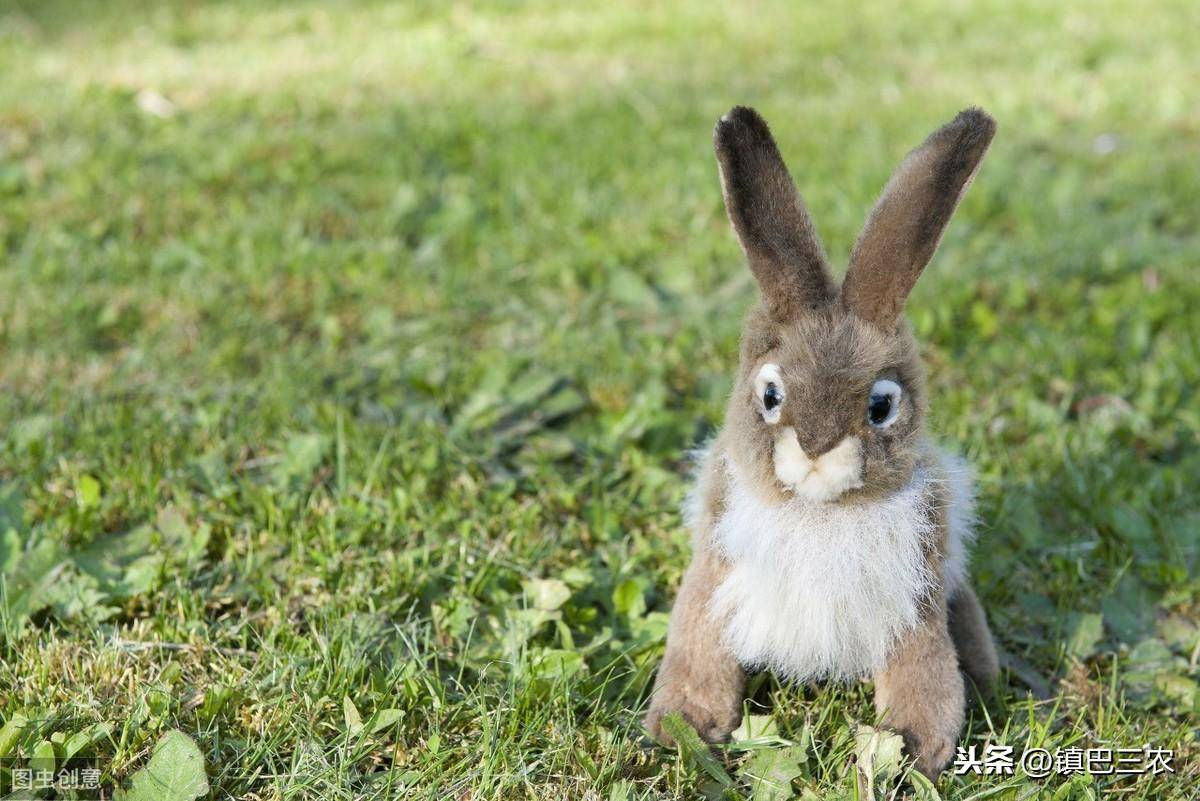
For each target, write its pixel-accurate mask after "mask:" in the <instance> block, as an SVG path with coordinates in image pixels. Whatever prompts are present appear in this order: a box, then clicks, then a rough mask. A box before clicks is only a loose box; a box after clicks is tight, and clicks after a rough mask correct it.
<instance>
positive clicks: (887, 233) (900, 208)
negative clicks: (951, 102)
mask: <svg viewBox="0 0 1200 801" xmlns="http://www.w3.org/2000/svg"><path fill="white" fill-rule="evenodd" d="M995 133H996V122H995V120H993V119H992V118H991V117H989V116H988V115H987V113H986V112H984V111H983V110H982V109H978V108H971V109H967V110H966V111H963V112H960V113H959V115H958V116H957V117H955V118H954V119H953V120H952V121H951V122H949V123H947V124H946V125H945V126H943V127H942V128H941V129H939V130H937V131H935V132H934V133H933V135H932V136H930V137H929V138H928V139H926V140H925V143H924V144H923V145H921V146H920V147H919V148H917V149H916V150H914V151H913V152H912V153H910V154H909V155H908V157H907V158H906V159H905V160H904V162H903V163H902V164H901V165H900V167H899V168H897V170H896V172H895V174H894V175H892V179H891V180H890V181H888V185H887V187H886V188H884V190H883V194H882V195H881V196H880V198H879V201H878V202H877V203H876V204H875V209H874V210H873V211H872V212H871V216H870V218H868V219H867V224H866V226H865V227H864V228H863V231H862V233H861V234H860V235H859V237H858V242H857V243H856V244H855V246H854V252H853V253H851V254H850V267H849V269H848V270H847V271H846V279H845V281H844V282H843V283H842V302H843V303H845V304H846V306H847V307H848V308H849V309H850V310H851V311H853V312H854V313H855V314H856V315H858V316H859V317H861V318H862V319H864V320H866V321H867V322H870V323H873V324H874V325H876V326H877V327H879V328H881V329H883V330H885V331H886V330H890V329H891V328H893V327H894V326H895V324H896V319H897V318H898V317H899V316H900V311H901V309H903V308H904V301H905V299H907V298H908V293H909V292H910V291H911V290H912V288H913V285H914V284H915V283H916V282H917V278H918V277H919V276H920V275H921V271H922V270H924V269H925V265H926V264H928V263H929V260H930V259H931V258H933V252H934V251H935V250H937V246H938V243H939V242H940V241H941V239H942V234H943V233H945V231H946V226H947V225H948V224H949V222H950V217H951V215H953V214H954V210H955V208H957V207H958V202H959V200H961V199H962V196H963V193H964V192H966V190H967V187H968V186H969V185H970V183H971V178H973V177H974V175H975V171H976V170H978V169H979V164H980V162H981V161H983V156H984V154H985V153H987V149H988V145H989V144H991V141H992V137H993V136H994V135H995Z"/></svg>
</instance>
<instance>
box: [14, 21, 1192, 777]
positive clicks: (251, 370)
mask: <svg viewBox="0 0 1200 801" xmlns="http://www.w3.org/2000/svg"><path fill="white" fill-rule="evenodd" d="M1197 30H1200V6H1197V5H1196V4H1195V3H1191V2H1160V3H1153V4H1148V5H1144V4H1133V3H1128V2H1103V3H1092V4H1087V5H1083V4H1049V3H1035V2H1016V3H1011V2H1010V3H999V2H993V3H951V4H943V3H933V2H923V1H922V2H909V3H883V2H875V3H868V4H863V5H861V6H857V7H854V8H852V9H850V8H845V9H839V8H836V7H832V6H829V7H821V6H817V5H803V6H795V7H793V6H792V5H790V4H783V3H757V2H756V3H747V4H741V5H739V6H737V7H736V8H724V9H723V8H719V7H718V6H717V5H716V4H702V3H695V2H671V3H660V4H654V5H653V6H652V7H644V6H643V4H637V3H607V4H603V5H594V6H584V5H580V4H551V3H515V2H494V3H478V4H457V5H450V4H444V3H418V2H413V3H396V4H392V3H383V2H340V3H315V2H264V3H252V2H236V1H234V0H230V2H214V3H202V2H169V3H149V2H126V1H123V2H110V3H82V2H72V3H69V2H58V1H57V0H55V1H52V2H38V3H31V2H13V0H0V421H3V423H4V425H3V426H2V429H0V431H2V433H0V437H2V439H0V481H3V493H4V494H3V498H4V503H3V504H2V506H3V508H4V509H5V510H6V511H4V512H3V513H2V514H0V534H2V535H3V537H4V539H3V543H0V568H3V569H4V570H5V571H6V572H7V575H8V579H7V582H6V585H5V586H6V608H5V611H4V626H3V629H4V632H5V634H4V640H3V652H2V654H3V657H2V661H3V665H2V667H0V716H2V719H3V720H4V721H6V722H10V721H11V720H13V718H14V716H16V715H24V716H25V717H27V718H29V719H33V720H36V721H40V722H39V723H38V724H36V725H32V726H27V727H25V728H23V729H22V730H21V731H22V732H23V733H22V734H21V735H20V738H18V744H17V745H16V746H14V748H15V750H17V751H20V750H22V749H25V750H26V751H28V750H29V749H32V748H35V747H36V746H37V745H38V744H39V743H41V742H42V741H50V740H51V739H52V737H53V735H54V734H55V733H56V732H57V733H60V734H65V735H70V734H73V733H79V732H83V731H91V730H92V729H90V728H89V727H92V726H96V725H98V726H101V727H105V728H103V731H104V732H107V733H106V734H104V735H103V736H100V735H97V736H96V737H95V738H94V739H95V741H96V742H97V746H96V747H97V748H98V749H99V750H100V753H101V754H102V755H103V756H104V757H105V760H106V762H105V764H106V765H107V767H106V774H105V776H106V782H110V783H111V782H116V783H120V782H121V781H123V780H125V779H126V778H127V777H128V776H129V775H130V774H131V772H132V771H133V770H135V769H136V768H137V767H138V766H140V765H141V764H143V763H144V760H145V758H146V755H147V753H148V751H149V749H150V747H151V745H152V744H153V742H154V739H155V738H156V737H157V736H158V735H159V734H161V733H162V732H163V731H165V730H167V729H169V728H171V727H180V728H182V729H184V730H185V731H187V732H189V734H190V735H191V736H193V737H194V738H195V739H196V740H197V741H198V742H199V743H200V745H201V748H202V750H203V752H204V754H205V759H206V762H207V764H208V769H209V773H210V780H211V781H212V784H213V787H214V795H215V796H216V797H261V798H284V797H287V798H297V797H314V798H342V797H345V798H352V797H375V796H387V795H391V794H403V793H408V794H413V793H417V792H419V791H425V792H428V793H429V794H431V795H441V794H454V793H457V794H459V797H480V798H484V797H488V798H490V797H497V798H501V797H502V798H511V797H561V796H562V795H563V794H564V793H565V794H567V795H568V797H578V796H582V795H583V794H584V793H585V792H593V793H595V794H596V796H597V797H613V798H621V797H631V798H632V797H638V796H641V795H649V796H664V795H691V794H695V793H699V792H716V790H715V789H714V788H712V787H708V786H707V784H708V783H710V782H711V781H712V778H711V776H710V775H709V774H707V773H705V772H704V771H703V770H702V769H700V768H699V767H697V765H696V764H693V763H692V762H691V761H689V760H687V759H684V758H681V757H677V756H676V755H674V754H671V753H667V752H656V751H651V752H642V751H640V750H638V748H637V747H636V744H635V743H634V741H633V740H634V738H635V736H636V734H637V713H638V710H639V708H640V707H641V705H642V704H643V703H644V701H645V692H646V688H647V681H648V679H649V677H650V676H651V675H652V671H653V669H654V667H655V664H656V660H657V659H658V657H659V656H660V654H661V647H662V636H663V624H664V620H665V612H666V611H667V609H668V608H669V599H670V597H671V594H672V593H673V588H674V587H675V586H676V584H677V581H678V577H679V574H680V572H681V570H682V567H683V566H684V564H685V563H686V558H687V535H686V532H684V531H683V529H682V527H681V524H680V520H679V516H678V513H677V506H678V502H679V500H680V498H681V497H682V493H683V491H684V488H685V481H684V476H685V473H686V466H685V460H684V453H685V451H686V449H688V448H690V447H692V446H694V445H695V444H697V443H699V442H701V441H702V440H703V438H704V437H705V436H706V435H707V434H708V433H709V432H711V431H712V430H713V428H714V426H716V425H718V424H719V421H720V416H721V413H722V409H723V403H724V397H725V394H726V393H727V391H728V388H729V376H730V371H731V370H732V368H733V365H734V358H735V348H736V340H737V335H738V332H739V328H740V321H741V317H742V315H743V314H744V312H745V310H746V308H747V307H748V305H749V304H750V303H751V302H752V300H753V297H754V289H753V282H752V280H751V279H750V277H749V274H748V271H747V270H746V269H745V267H744V266H743V264H742V262H741V259H740V254H739V252H738V250H737V246H736V243H735V241H734V239H733V237H732V235H731V234H730V232H729V229H728V224H727V223H726V221H725V219H724V214H723V210H722V208H721V200H720V192H719V188H718V185H717V179H716V169H715V166H714V162H713V158H712V155H711V143H710V131H711V126H712V124H713V122H714V121H715V120H716V118H717V117H718V116H719V115H720V114H722V113H723V112H724V111H726V110H727V109H728V108H729V107H730V106H731V105H734V104H739V103H740V104H747V105H753V106H755V107H757V108H758V109H759V110H760V111H762V112H763V114H764V115H765V116H766V117H767V118H768V119H769V120H770V121H771V122H772V124H773V126H774V130H775V133H776V136H777V137H778V139H779V141H780V146H781V148H782V150H783V152H784V155H785V157H786V158H787V160H788V162H789V164H790V165H791V167H792V171H793V173H794V176H795V178H796V180H797V183H798V184H799V186H800V189H801V192H802V194H803V195H804V197H805V199H806V201H807V202H808V204H809V206H810V209H811V210H812V213H813V216H814V218H815V220H816V223H817V226H818V229H819V230H820V232H821V234H822V236H823V238H824V240H825V243H826V246H827V248H828V250H829V251H830V253H831V256H832V257H833V258H834V260H835V262H837V263H842V262H844V259H845V256H846V254H847V253H848V250H849V247H850V245H851V244H852V242H853V238H854V235H855V233H856V232H857V230H858V227H859V225H860V224H861V222H862V220H863V218H864V216H865V214H866V212H867V210H868V209H869V207H870V204H871V201H872V200H873V198H874V196H875V195H876V193H877V192H878V191H879V189H880V187H882V185H883V183H884V182H885V181H886V179H887V176H888V175H889V173H890V171H891V169H892V168H893V167H894V166H895V164H896V163H897V162H898V160H899V159H900V157H901V156H902V155H903V154H904V153H905V152H906V151H907V150H908V149H909V148H911V147H912V146H914V145H916V144H917V143H918V142H920V141H921V139H922V138H923V137H924V136H925V135H926V134H927V133H928V132H929V131H930V130H932V129H933V128H934V127H936V126H937V125H938V124H940V123H941V122H943V121H944V120H946V119H949V118H950V117H952V116H953V114H954V113H955V112H956V111H958V110H959V109H960V108H962V107H965V106H967V105H972V104H979V105H982V106H984V107H985V108H987V109H988V110H989V111H990V112H991V113H992V114H993V115H994V116H995V117H996V118H997V119H998V121H999V123H1000V132H999V135H998V137H997V140H996V143H995V145H994V146H993V148H992V151H991V153H990V155H989V157H988V160H987V162H986V163H985V165H984V167H983V170H982V171H981V173H980V175H979V177H978V179H977V181H976V182H975V184H974V186H973V187H972V189H971V192H970V193H969V195H968V197H967V199H966V201H965V203H964V205H963V207H962V208H961V209H960V211H959V213H958V215H957V218H956V221H955V223H954V224H953V225H952V227H951V230H950V232H949V234H948V236H947V237H946V240H945V241H944V242H943V245H942V247H941V250H940V252H939V254H938V256H937V257H936V258H935V260H934V263H933V264H932V265H931V267H930V268H929V270H928V271H927V274H926V276H925V278H924V279H923V280H922V282H921V284H920V285H918V287H917V290H916V291H915V293H914V296H913V298H912V300H911V302H910V304H909V316H910V319H911V320H912V321H913V324H914V326H915V328H916V330H917V332H918V335H919V336H920V338H921V339H922V341H923V343H924V347H925V354H926V358H927V362H928V365H929V370H930V379H931V388H932V395H933V408H932V415H931V417H932V425H933V428H934V429H935V431H936V433H937V434H938V435H939V436H940V437H941V438H942V439H944V440H945V441H947V442H948V443H952V444H953V445H954V446H956V447H958V448H960V449H961V450H963V451H964V452H965V453H966V454H967V455H969V456H970V458H971V459H972V460H973V461H974V462H975V463H976V465H977V466H978V468H979V472H980V480H981V512H982V516H983V519H984V521H985V528H984V531H983V533H982V535H981V538H980V546H979V549H978V556H977V559H976V566H975V570H974V573H975V576H976V579H977V582H978V584H979V585H980V588H981V595H982V596H983V598H984V601H985V604H986V605H987V606H988V608H989V611H990V614H991V616H992V619H993V625H994V628H995V630H996V633H997V636H998V638H999V640H1000V641H1001V643H1002V644H1003V646H1004V648H1005V650H1006V651H1007V652H1009V654H1010V656H1011V658H1012V665H1013V666H1014V667H1013V673H1012V674H1010V675H1009V677H1008V682H1007V684H1006V686H1005V688H1004V689H1003V690H1002V692H1001V695H1000V698H999V699H998V700H997V701H996V702H995V703H994V704H993V705H992V706H990V707H989V710H988V714H987V715H986V716H985V715H982V713H980V712H979V711H976V713H975V717H974V719H973V721H972V723H971V727H970V730H969V732H968V734H967V738H968V739H966V740H964V742H967V741H978V742H983V741H984V739H985V738H991V739H992V740H993V741H1000V742H1008V743H1011V744H1014V745H1017V746H1018V747H1023V746H1027V745H1031V744H1037V743H1044V744H1046V745H1047V747H1060V746H1064V745H1067V744H1071V743H1079V744H1084V745H1087V744H1110V745H1114V746H1126V745H1128V746H1137V745H1140V744H1142V743H1143V742H1147V741H1152V742H1154V743H1156V744H1158V745H1162V746H1173V747H1175V748H1176V749H1177V753H1178V756H1177V764H1176V766H1177V768H1178V769H1179V770H1180V773H1179V774H1177V775H1175V776H1167V777H1154V778H1152V777H1144V778H1140V779H1133V778H1124V779H1113V778H1112V777H1108V778H1102V779H1097V780H1095V782H1094V783H1093V782H1092V780H1090V779H1089V780H1088V781H1087V782H1084V781H1082V780H1081V779H1079V778H1076V779H1074V780H1071V781H1070V782H1067V783H1065V784H1064V783H1063V782H1064V780H1052V782H1051V785H1050V786H1052V787H1057V786H1058V785H1060V784H1061V785H1062V786H1064V787H1066V788H1067V790H1066V791H1065V792H1066V793H1067V795H1064V796H1063V797H1071V798H1074V797H1081V798H1082V797H1089V796H1088V795H1087V794H1088V793H1093V794H1094V793H1096V792H1099V791H1101V790H1104V789H1106V788H1108V789H1113V788H1117V789H1125V790H1127V791H1128V793H1129V797H1132V798H1167V797H1172V794H1176V795H1177V796H1178V797H1186V795H1187V793H1188V792H1190V789H1189V788H1191V787H1192V786H1193V785H1194V784H1195V782H1196V775H1197V771H1198V770H1200V768H1198V767H1197V764H1196V759H1195V745H1194V737H1195V730H1196V723H1197V710H1198V708H1200V707H1198V704H1200V694H1198V693H1197V685H1196V679H1197V651H1196V650H1195V649H1196V648H1197V645H1196V643H1197V641H1198V637H1197V619H1198V615H1197V608H1198V603H1200V598H1198V595H1197V594H1198V592H1200V581H1198V580H1197V569H1196V568H1197V559H1198V558H1200V553H1198V551H1200V544H1198V541H1197V536H1198V535H1197V532H1198V531H1200V506H1198V504H1197V502H1196V498H1195V493H1196V488H1197V484H1198V478H1200V456H1198V455H1197V450H1196V444H1197V435H1196V432H1197V429H1198V427H1200V405H1198V404H1197V401H1196V392H1197V390H1198V389H1200V353H1198V352H1197V347H1198V346H1197V339H1198V338H1197V332H1200V311H1198V309H1200V282H1198V281H1197V278H1196V274H1197V273H1196V270H1197V261H1198V258H1200V238H1198V237H1197V227H1196V220H1197V209H1198V208H1200V170H1197V169H1196V165H1197V161H1198V158H1200V116H1198V112H1197V106H1196V103H1195V100H1196V97H1195V92H1194V86H1193V84H1194V78H1195V76H1196V75H1197V74H1198V68H1200V56H1198V55H1197V49H1196V43H1197V38H1196V31H1197ZM1022 676H1023V677H1022ZM1031 684H1032V685H1039V684H1040V685H1045V686H1043V687H1041V688H1040V689H1041V690H1042V691H1045V692H1046V693H1049V694H1050V695H1052V696H1053V697H1054V698H1055V699H1056V701H1057V703H1052V704H1040V703H1037V702H1035V701H1033V700H1030V699H1029V698H1028V697H1027V691H1028V690H1029V689H1030V685H1031ZM1035 689H1037V688H1036V687H1035ZM759 695H760V700H766V699H770V700H772V701H774V704H775V706H774V709H775V710H776V715H777V718H778V725H779V726H780V727H781V736H783V737H785V738H787V739H789V740H791V741H792V742H801V741H803V740H804V737H805V736H808V737H809V738H810V739H811V742H812V752H811V753H812V754H813V755H814V756H813V760H814V761H813V762H812V763H811V764H809V763H805V765H806V766H801V767H795V766H793V767H794V771H793V775H794V777H795V788H796V791H797V792H799V791H800V790H801V788H803V787H809V788H811V789H813V791H815V792H819V793H820V794H821V797H837V794H838V793H848V792H849V791H850V790H849V788H850V787H851V785H852V784H853V776H852V771H850V769H849V768H847V763H846V759H845V756H846V754H847V753H848V750H849V749H851V748H852V745H853V743H852V742H851V733H852V729H851V727H850V723H849V722H850V721H862V722H867V723H869V722H870V721H871V712H870V705H869V700H868V697H867V696H866V695H865V694H864V692H863V691H862V690H861V688H852V689H849V690H845V689H839V688H825V689H807V690H797V689H781V688H778V687H775V686H774V685H772V684H768V685H767V686H766V687H764V688H762V689H761V692H760V694H759ZM350 710H354V712H353V713H351V711H350ZM759 711H761V712H764V713H765V710H759ZM356 715H358V716H359V717H361V718H362V719H363V720H366V721H367V724H361V722H360V725H358V726H355V716H356ZM372 721H374V722H373V723H372ZM381 721H382V723H380V722H381ZM377 724H378V725H379V728H378V730H375V728H376V725H377ZM384 724H386V725H384ZM806 732H807V735H806V734H805V733H806ZM971 738H974V739H973V740H972V739H971ZM60 746H61V743H60ZM59 750H60V752H61V748H60V749H59ZM789 753H790V752H789ZM59 755H60V756H61V755H62V754H61V753H60V754H59ZM818 755H819V761H817V756H818ZM759 756H760V754H759V753H758V752H751V754H750V756H749V757H745V756H738V755H736V754H731V755H730V761H729V763H728V764H727V766H726V768H727V770H728V772H729V775H730V776H732V777H733V778H732V779H731V781H732V782H733V787H732V789H726V790H724V791H723V792H730V793H741V794H751V793H754V792H760V791H762V788H761V787H760V786H759V784H758V783H756V780H755V779H754V778H753V775H754V774H753V771H749V770H746V769H745V768H746V765H747V764H749V762H750V761H752V760H753V759H755V758H758V757H759ZM789 758H790V757H789ZM848 771H849V772H848ZM786 778H791V777H786ZM988 787H991V788H995V789H997V790H998V792H999V793H1000V795H998V796H997V797H1002V798H1004V797H1012V798H1018V797H1022V798H1023V797H1028V795H1026V794H1027V793H1029V792H1031V789H1030V783H1029V781H1028V780H1027V779H1024V778H1023V777H1016V778H1011V777H992V778H984V777H967V778H963V777H946V778H945V779H944V780H943V784H942V786H941V791H942V793H943V794H944V795H946V796H947V797H953V798H958V797H964V798H965V797H972V794H975V793H978V792H980V791H981V790H983V789H984V788H988ZM1004 787H1007V788H1008V789H1003V788H1004Z"/></svg>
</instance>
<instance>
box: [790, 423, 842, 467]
mask: <svg viewBox="0 0 1200 801" xmlns="http://www.w3.org/2000/svg"><path fill="white" fill-rule="evenodd" d="M796 438H797V439H799V440H800V447H802V448H804V453H805V454H807V455H808V458H809V459H812V460H813V461H814V462H815V461H816V460H818V459H820V458H821V457H822V456H824V455H825V454H827V453H829V452H830V451H831V450H833V449H834V448H836V447H837V446H838V444H839V443H841V441H842V439H843V435H842V432H840V431H832V430H827V431H822V430H816V431H811V430H810V431H803V432H802V431H797V432H796Z"/></svg>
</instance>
